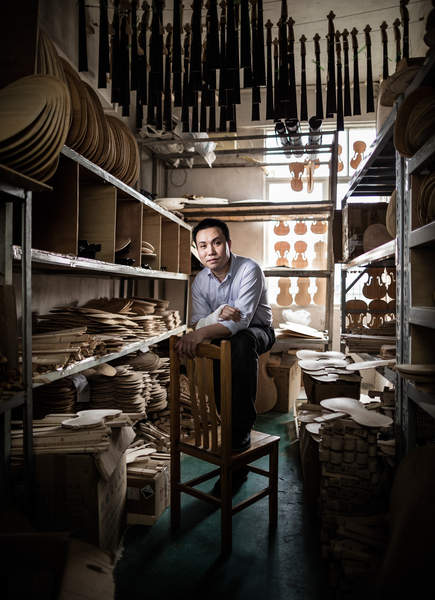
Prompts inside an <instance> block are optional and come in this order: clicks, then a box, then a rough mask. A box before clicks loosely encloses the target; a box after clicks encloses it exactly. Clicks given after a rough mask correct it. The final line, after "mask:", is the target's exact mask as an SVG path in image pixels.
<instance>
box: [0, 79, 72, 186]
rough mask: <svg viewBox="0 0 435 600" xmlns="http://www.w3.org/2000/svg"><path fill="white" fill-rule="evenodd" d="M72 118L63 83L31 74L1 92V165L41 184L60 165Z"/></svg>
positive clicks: (67, 94) (68, 98)
mask: <svg viewBox="0 0 435 600" xmlns="http://www.w3.org/2000/svg"><path fill="white" fill-rule="evenodd" d="M70 118H71V100H70V96H69V93H68V88H67V86H66V85H65V83H64V82H63V81H61V80H60V79H58V78H56V77H53V76H51V75H30V76H28V77H23V78H21V79H18V80H17V81H14V82H13V83H11V84H9V85H7V86H6V87H4V88H3V89H2V90H0V163H2V164H4V165H6V166H7V167H9V168H11V169H14V170H15V171H18V172H20V173H23V174H24V175H27V176H28V177H32V178H34V179H36V180H39V181H47V180H48V179H50V178H51V177H52V176H53V175H54V173H55V171H56V169H57V165H58V162H59V154H60V151H61V149H62V146H63V145H64V143H65V140H66V136H67V133H68V129H69V124H70Z"/></svg>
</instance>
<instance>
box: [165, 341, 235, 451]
mask: <svg viewBox="0 0 435 600" xmlns="http://www.w3.org/2000/svg"><path fill="white" fill-rule="evenodd" d="M178 339H179V338H177V337H176V336H172V337H171V338H170V344H169V346H170V365H171V382H170V408H171V438H172V443H179V442H180V435H181V434H180V410H181V402H180V367H181V361H180V358H179V356H178V354H177V352H176V351H175V343H176V342H177V341H178ZM214 361H218V362H219V372H220V390H219V396H220V410H219V413H218V410H217V404H216V390H215V385H214V372H213V362H214ZM183 364H184V365H185V367H186V376H187V379H188V382H189V392H190V402H191V410H192V419H193V426H194V436H193V439H192V440H189V443H190V444H194V445H195V446H196V447H197V448H198V449H201V450H208V451H210V452H212V453H214V454H220V455H223V456H230V455H231V344H230V342H229V341H227V340H222V342H221V345H220V346H216V345H214V344H199V345H198V346H197V350H196V357H195V358H194V359H191V358H187V357H186V358H184V359H183Z"/></svg>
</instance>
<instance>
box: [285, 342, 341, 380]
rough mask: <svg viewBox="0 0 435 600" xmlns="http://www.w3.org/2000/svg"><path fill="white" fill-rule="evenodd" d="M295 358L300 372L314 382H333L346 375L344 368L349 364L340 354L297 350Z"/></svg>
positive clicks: (331, 351) (329, 351)
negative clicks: (311, 378) (314, 380)
mask: <svg viewBox="0 0 435 600" xmlns="http://www.w3.org/2000/svg"><path fill="white" fill-rule="evenodd" d="M296 357H297V358H298V363H299V366H300V368H301V369H302V371H303V372H304V373H307V374H308V375H310V376H311V377H313V378H314V379H316V381H321V382H323V383H328V382H333V381H337V379H340V377H343V376H346V375H347V374H348V373H347V372H346V367H347V365H348V364H349V363H348V362H347V360H346V359H345V355H344V354H343V353H342V352H334V351H333V350H327V351H325V352H317V351H315V350H298V351H297V352H296Z"/></svg>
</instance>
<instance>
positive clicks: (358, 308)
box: [346, 300, 367, 331]
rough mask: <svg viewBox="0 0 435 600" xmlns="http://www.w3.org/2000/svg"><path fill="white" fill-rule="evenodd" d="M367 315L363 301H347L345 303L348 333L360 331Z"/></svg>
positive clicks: (365, 304)
mask: <svg viewBox="0 0 435 600" xmlns="http://www.w3.org/2000/svg"><path fill="white" fill-rule="evenodd" d="M366 314H367V303H366V302H364V300H348V301H347V302H346V327H347V329H348V330H349V331H354V330H358V329H362V328H363V327H364V317H365V316H366Z"/></svg>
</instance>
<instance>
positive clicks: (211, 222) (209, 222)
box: [192, 218, 230, 244]
mask: <svg viewBox="0 0 435 600" xmlns="http://www.w3.org/2000/svg"><path fill="white" fill-rule="evenodd" d="M210 227H218V228H219V229H220V230H221V231H222V233H223V234H224V236H225V239H226V241H227V242H229V241H230V230H229V229H228V225H227V224H226V223H224V222H223V221H221V220H220V219H212V218H207V219H203V220H202V221H200V222H199V223H198V225H196V226H195V227H194V228H193V231H192V236H193V241H194V242H195V244H196V236H197V234H198V232H199V231H201V230H202V229H210Z"/></svg>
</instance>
